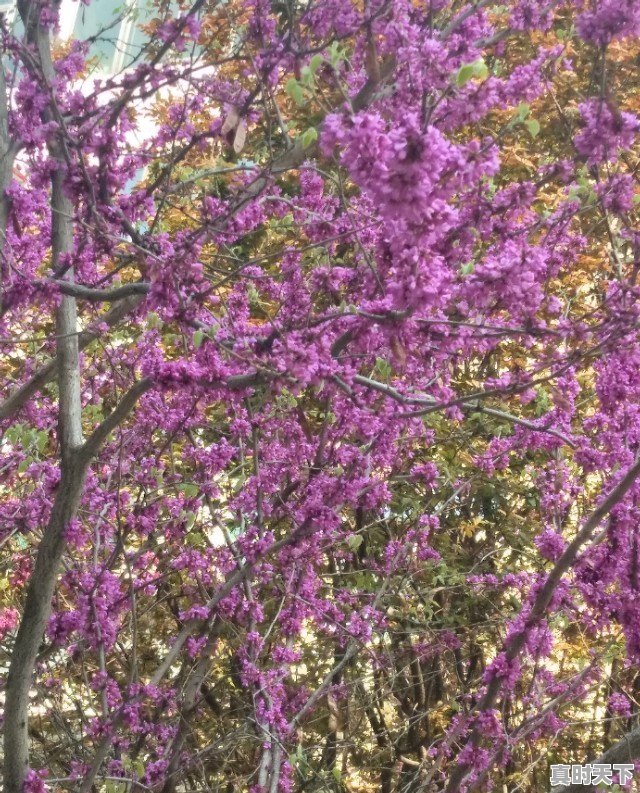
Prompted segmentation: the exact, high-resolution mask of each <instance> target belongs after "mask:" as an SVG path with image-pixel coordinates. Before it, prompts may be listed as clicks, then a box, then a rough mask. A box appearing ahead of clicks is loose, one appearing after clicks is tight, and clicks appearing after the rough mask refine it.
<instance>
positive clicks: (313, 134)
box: [300, 127, 318, 149]
mask: <svg viewBox="0 0 640 793" xmlns="http://www.w3.org/2000/svg"><path fill="white" fill-rule="evenodd" d="M316 140H318V130H317V129H316V128H315V127H309V129H305V131H304V132H303V133H302V135H301V136H300V143H301V144H302V148H303V149H306V148H308V147H309V146H311V144H312V143H314V142H315V141H316Z"/></svg>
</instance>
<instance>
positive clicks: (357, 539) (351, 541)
mask: <svg viewBox="0 0 640 793" xmlns="http://www.w3.org/2000/svg"><path fill="white" fill-rule="evenodd" d="M363 542H364V537H363V536H362V534H352V535H351V536H350V537H347V545H348V546H349V548H350V550H352V551H357V550H358V548H359V547H360V546H361V545H362V543H363Z"/></svg>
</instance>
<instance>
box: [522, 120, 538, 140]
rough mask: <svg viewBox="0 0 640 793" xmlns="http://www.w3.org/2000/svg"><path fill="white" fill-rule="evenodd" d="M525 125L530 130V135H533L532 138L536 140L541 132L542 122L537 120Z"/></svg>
mask: <svg viewBox="0 0 640 793" xmlns="http://www.w3.org/2000/svg"><path fill="white" fill-rule="evenodd" d="M524 125H525V127H526V128H527V129H528V130H529V135H531V137H532V138H535V137H536V135H538V133H539V132H540V122H539V121H538V120H537V119H535V118H532V119H530V120H529V121H525V122H524Z"/></svg>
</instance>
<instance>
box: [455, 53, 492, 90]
mask: <svg viewBox="0 0 640 793" xmlns="http://www.w3.org/2000/svg"><path fill="white" fill-rule="evenodd" d="M488 76H489V69H488V68H487V64H486V63H485V62H484V60H483V59H482V58H478V60H476V61H473V63H465V64H464V65H463V66H461V67H460V68H459V69H458V71H457V73H456V78H455V83H456V85H457V86H458V88H464V86H465V85H466V84H467V83H468V82H469V81H470V80H473V79H474V78H476V79H478V80H486V78H487V77H488Z"/></svg>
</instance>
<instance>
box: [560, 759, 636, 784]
mask: <svg viewBox="0 0 640 793" xmlns="http://www.w3.org/2000/svg"><path fill="white" fill-rule="evenodd" d="M633 768H634V766H633V763H613V764H611V763H588V764H587V765H552V766H551V785H552V786H553V787H555V786H556V785H613V784H614V776H615V775H617V776H618V779H617V780H616V784H620V785H626V784H627V783H628V782H631V778H632V777H633Z"/></svg>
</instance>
